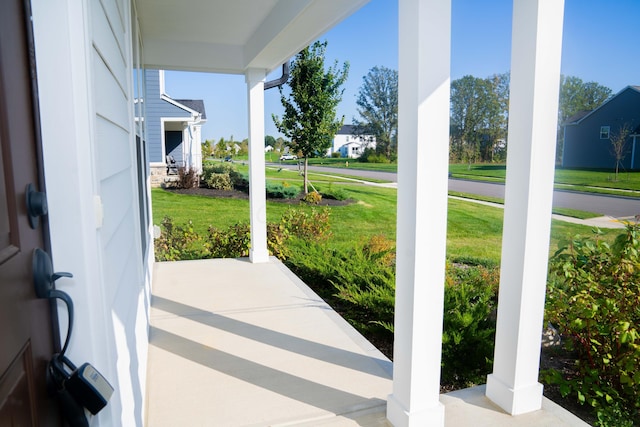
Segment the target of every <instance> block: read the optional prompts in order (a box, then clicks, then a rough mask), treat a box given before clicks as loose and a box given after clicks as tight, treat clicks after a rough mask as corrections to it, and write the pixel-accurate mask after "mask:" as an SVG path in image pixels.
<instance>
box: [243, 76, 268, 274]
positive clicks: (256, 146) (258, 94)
mask: <svg viewBox="0 0 640 427" xmlns="http://www.w3.org/2000/svg"><path fill="white" fill-rule="evenodd" d="M265 77H266V72H265V70H257V69H250V70H247V72H246V74H245V78H246V82H247V93H248V97H249V100H248V106H249V210H250V221H251V250H250V251H249V259H250V260H251V262H254V263H256V262H268V261H269V252H268V250H267V200H266V194H265V188H266V179H265V172H264V166H265V165H264V79H265Z"/></svg>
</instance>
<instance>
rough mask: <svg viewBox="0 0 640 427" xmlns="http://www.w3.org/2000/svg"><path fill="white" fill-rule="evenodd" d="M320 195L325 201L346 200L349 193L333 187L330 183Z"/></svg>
mask: <svg viewBox="0 0 640 427" xmlns="http://www.w3.org/2000/svg"><path fill="white" fill-rule="evenodd" d="M320 193H321V194H322V197H324V198H326V199H334V200H346V199H348V198H349V193H348V192H347V191H345V189H344V188H342V187H334V186H333V184H332V183H329V185H328V186H327V188H322V189H321V191H320Z"/></svg>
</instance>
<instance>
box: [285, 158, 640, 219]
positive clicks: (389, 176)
mask: <svg viewBox="0 0 640 427" xmlns="http://www.w3.org/2000/svg"><path fill="white" fill-rule="evenodd" d="M280 166H282V167H288V168H290V169H295V168H297V166H294V165H291V166H289V165H280ZM309 170H312V171H314V172H324V173H327V174H342V175H350V176H357V177H362V178H371V179H380V180H386V181H391V182H398V174H396V173H394V172H379V171H366V170H358V169H343V168H331V167H324V166H309ZM449 190H450V191H457V192H460V193H469V194H477V195H480V196H489V197H500V198H504V184H497V183H491V182H481V181H467V180H462V179H449ZM553 206H554V207H558V208H570V209H577V210H580V211H587V212H594V213H599V214H602V215H608V216H612V217H615V218H622V217H629V216H634V215H638V214H640V199H639V198H633V197H618V196H607V195H601V194H594V193H580V192H575V191H568V190H554V192H553Z"/></svg>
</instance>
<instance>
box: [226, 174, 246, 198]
mask: <svg viewBox="0 0 640 427" xmlns="http://www.w3.org/2000/svg"><path fill="white" fill-rule="evenodd" d="M229 178H231V184H232V185H233V188H234V189H236V190H238V191H243V192H245V193H248V192H249V176H248V175H245V174H243V173H240V172H238V171H235V170H234V171H232V172H229Z"/></svg>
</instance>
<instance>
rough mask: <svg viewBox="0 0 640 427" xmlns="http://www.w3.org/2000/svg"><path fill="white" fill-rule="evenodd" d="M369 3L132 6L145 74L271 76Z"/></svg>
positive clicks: (158, 2) (139, 1)
mask: <svg viewBox="0 0 640 427" xmlns="http://www.w3.org/2000/svg"><path fill="white" fill-rule="evenodd" d="M368 1H369V0H234V1H228V0H209V1H205V0H181V1H172V0H136V9H137V12H138V18H139V22H140V30H141V33H142V41H143V46H144V63H145V66H147V67H150V68H159V69H167V70H171V69H173V70H185V71H186V70H190V71H208V72H220V73H230V74H242V73H244V72H245V71H246V70H247V69H249V68H258V69H264V70H267V71H271V70H273V69H275V68H277V67H279V66H280V65H281V64H282V63H283V62H285V61H286V60H287V59H289V58H290V57H292V56H293V55H295V54H296V53H297V52H299V51H300V50H301V49H303V48H304V47H305V46H307V45H308V44H309V43H311V42H312V41H313V40H315V39H317V38H318V37H320V36H321V35H322V34H323V33H324V32H326V31H327V30H329V29H330V28H331V27H333V26H334V25H336V24H337V23H339V22H340V21H342V20H343V19H345V18H346V17H348V16H349V15H351V14H352V13H353V12H355V11H356V10H358V9H359V8H360V7H362V6H363V5H365V4H366V3H367V2H368Z"/></svg>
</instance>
